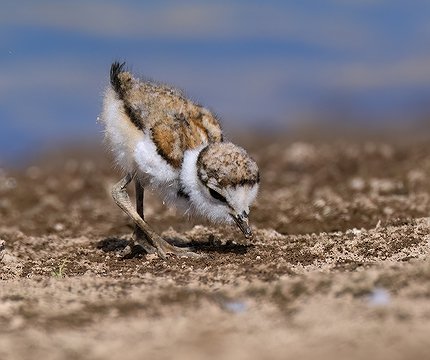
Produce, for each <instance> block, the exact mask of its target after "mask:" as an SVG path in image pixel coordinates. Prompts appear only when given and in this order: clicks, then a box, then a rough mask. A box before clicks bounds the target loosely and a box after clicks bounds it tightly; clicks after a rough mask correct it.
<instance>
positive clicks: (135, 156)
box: [101, 62, 259, 257]
mask: <svg viewBox="0 0 430 360" xmlns="http://www.w3.org/2000/svg"><path fill="white" fill-rule="evenodd" d="M101 120H102V123H103V124H104V126H105V136H106V140H107V142H108V143H109V145H110V147H111V149H112V152H113V155H114V158H115V160H116V163H117V164H118V166H119V167H120V168H121V169H122V170H123V171H124V174H125V176H124V177H123V178H122V179H121V180H120V181H119V182H118V183H117V184H116V185H114V187H113V189H112V196H113V198H114V200H115V202H116V203H117V204H118V206H119V207H120V208H121V209H122V210H123V211H124V212H125V213H126V214H127V215H128V216H129V217H130V218H131V219H132V220H133V221H134V223H135V232H134V240H135V242H136V243H138V244H140V245H141V246H142V247H143V248H144V249H145V251H147V252H148V253H158V255H159V256H161V257H165V256H166V254H169V253H170V254H175V255H178V256H190V255H193V254H194V253H192V252H190V251H189V249H184V248H178V247H175V246H173V245H172V244H170V243H168V242H167V241H165V240H164V239H163V238H162V237H161V236H159V235H158V234H157V233H155V232H154V230H152V229H151V227H150V226H149V225H148V223H147V222H146V221H145V219H144V211H143V208H144V207H143V195H144V188H147V187H149V188H152V189H153V190H154V191H156V192H157V193H159V194H160V196H161V198H162V200H163V201H164V202H166V203H168V204H170V205H175V206H176V207H177V208H179V209H182V210H183V211H184V213H185V214H189V215H197V216H201V217H203V218H206V219H208V220H210V221H211V222H212V223H215V224H234V223H235V224H236V225H237V226H238V227H239V228H240V230H241V231H242V232H243V234H244V235H245V237H246V238H250V237H251V236H252V232H251V228H250V225H249V221H248V216H249V210H250V205H251V204H252V202H253V201H254V200H255V198H256V196H257V192H258V184H259V172H258V167H257V164H256V163H255V161H254V160H252V159H251V157H250V156H249V155H248V154H247V152H246V151H245V150H244V149H242V148H241V147H239V146H236V145H234V144H232V143H230V142H226V141H224V140H223V135H222V131H221V127H220V124H219V122H218V120H217V119H216V117H215V116H214V114H212V113H211V112H210V111H209V110H207V109H206V108H204V107H202V106H201V105H198V104H196V103H194V102H192V101H191V100H189V99H187V98H186V97H185V96H184V94H183V93H182V92H181V91H179V90H177V89H175V88H172V87H169V86H166V85H161V84H158V83H155V82H150V81H143V80H140V79H138V78H135V77H134V76H133V75H132V74H131V73H130V72H129V71H127V70H126V69H125V67H124V63H122V64H119V63H118V62H115V63H113V64H112V67H111V70H110V86H109V87H108V89H107V90H106V93H105V95H104V101H103V111H102V115H101ZM132 180H134V183H135V189H136V208H134V207H133V205H132V203H131V201H130V198H129V196H128V194H127V192H126V187H127V185H128V184H129V183H130V182H131V181H132Z"/></svg>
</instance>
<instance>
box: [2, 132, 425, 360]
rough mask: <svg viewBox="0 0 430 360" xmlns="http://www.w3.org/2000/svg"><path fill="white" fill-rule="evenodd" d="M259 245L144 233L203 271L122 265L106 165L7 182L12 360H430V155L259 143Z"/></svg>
mask: <svg viewBox="0 0 430 360" xmlns="http://www.w3.org/2000/svg"><path fill="white" fill-rule="evenodd" d="M249 144H250V146H248V148H249V149H250V150H251V153H252V154H253V156H254V157H255V159H256V160H257V162H258V163H259V165H260V167H261V174H262V188H261V194H260V197H259V199H258V202H257V204H256V206H255V208H254V209H253V212H252V221H253V224H254V229H255V238H254V239H253V240H252V242H251V243H246V242H244V240H243V238H242V236H241V235H240V233H239V232H238V231H237V230H236V229H234V228H231V229H219V228H213V227H210V226H207V225H205V224H203V225H201V224H199V223H195V224H190V223H189V222H188V221H184V219H183V218H181V217H178V216H176V215H175V213H174V211H172V210H169V209H166V208H164V207H163V205H162V204H161V203H160V202H159V201H158V200H157V199H156V198H155V197H153V196H151V195H148V197H147V202H146V217H147V219H148V221H149V222H150V223H151V224H152V225H153V226H154V227H155V228H156V229H157V230H158V231H160V232H162V233H163V236H164V237H166V238H168V239H171V240H172V241H178V240H181V241H188V242H191V244H193V245H194V246H195V251H196V252H198V253H200V254H204V255H205V256H204V257H202V258H200V259H178V258H169V259H168V260H162V259H159V258H157V257H156V256H155V255H148V256H145V255H140V256H137V257H135V258H131V259H124V258H122V257H121V251H122V250H123V249H124V247H125V245H126V242H127V239H128V238H129V236H130V234H131V232H132V227H131V224H130V222H129V221H128V219H127V218H126V217H125V215H123V214H122V213H121V211H120V210H119V209H118V208H117V207H116V205H114V203H113V201H112V200H111V198H110V195H109V189H110V186H111V185H112V184H113V183H115V182H116V181H117V180H118V178H119V175H118V173H117V172H116V171H115V170H114V169H112V168H111V166H110V165H109V162H108V160H107V159H105V156H99V155H95V154H94V153H92V155H91V156H89V155H88V154H89V152H87V153H86V152H85V151H84V150H82V151H80V152H70V151H69V152H65V153H56V154H47V155H46V156H44V157H43V159H42V160H40V161H38V162H35V164H36V165H31V166H28V167H27V168H25V169H22V170H8V169H3V170H2V171H1V172H0V279H1V280H0V281H1V283H0V284H1V286H0V359H36V358H37V359H118V358H120V359H142V358H147V359H155V358H157V359H171V358H175V359H202V358H208V359H220V358H226V359H227V358H228V359H287V358H296V359H297V358H298V359H304V358H309V359H310V358H320V359H324V358H349V359H361V358H367V359H368V358H380V359H382V358H384V359H385V358H390V359H393V360H394V359H403V358H426V357H428V345H429V343H430V340H429V334H430V301H429V300H430V281H429V280H430V257H429V247H430V218H428V216H429V215H430V180H429V175H430V146H428V142H424V141H422V142H420V143H412V142H411V143H408V144H405V143H403V144H399V143H395V142H382V141H373V142H371V141H346V140H345V141H343V142H340V141H303V140H302V141H287V140H285V139H284V140H277V141H274V142H273V141H267V142H264V141H263V142H261V141H259V142H255V141H249Z"/></svg>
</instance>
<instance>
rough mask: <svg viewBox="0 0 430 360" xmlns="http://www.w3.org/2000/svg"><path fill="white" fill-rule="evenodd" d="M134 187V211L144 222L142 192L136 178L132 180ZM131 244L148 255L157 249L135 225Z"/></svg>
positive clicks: (141, 187)
mask: <svg viewBox="0 0 430 360" xmlns="http://www.w3.org/2000/svg"><path fill="white" fill-rule="evenodd" d="M134 186H135V190H136V211H137V214H138V215H139V216H140V217H141V218H142V220H145V217H144V213H143V201H144V190H143V186H142V184H141V183H140V181H139V179H138V178H136V177H135V178H134ZM133 243H134V244H133V245H135V244H136V243H137V244H138V245H140V246H142V247H143V249H144V250H145V251H146V252H147V253H148V254H153V253H156V252H157V249H156V248H155V247H154V246H152V245H151V242H150V241H149V240H148V238H147V236H146V235H145V232H144V231H143V230H142V229H141V228H140V227H139V225H137V224H135V225H134V234H133Z"/></svg>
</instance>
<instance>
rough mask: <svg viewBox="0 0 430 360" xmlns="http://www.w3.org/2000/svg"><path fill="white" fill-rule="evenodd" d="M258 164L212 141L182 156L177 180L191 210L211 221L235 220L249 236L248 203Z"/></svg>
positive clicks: (252, 196)
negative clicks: (179, 181)
mask: <svg viewBox="0 0 430 360" xmlns="http://www.w3.org/2000/svg"><path fill="white" fill-rule="evenodd" d="M259 180H260V179H259V172H258V166H257V164H256V163H255V161H254V160H253V159H251V157H250V156H249V155H248V154H247V152H246V151H245V150H244V149H242V148H240V147H238V146H236V145H234V144H232V143H228V142H220V143H213V144H210V145H207V146H206V147H203V148H201V149H196V150H195V151H193V152H191V153H190V154H188V156H185V158H184V163H183V171H182V173H181V182H182V184H183V186H184V190H185V192H186V193H187V194H188V195H189V198H190V202H191V205H192V207H193V209H194V211H195V212H196V213H197V214H199V215H201V216H204V217H206V218H207V219H209V220H210V221H212V222H214V223H231V224H232V223H235V224H236V225H237V226H238V227H239V228H240V230H241V231H242V232H243V234H244V235H245V237H246V238H250V237H251V236H252V231H251V227H250V225H249V211H250V206H251V204H252V203H253V201H254V200H255V198H256V196H257V192H258V186H259Z"/></svg>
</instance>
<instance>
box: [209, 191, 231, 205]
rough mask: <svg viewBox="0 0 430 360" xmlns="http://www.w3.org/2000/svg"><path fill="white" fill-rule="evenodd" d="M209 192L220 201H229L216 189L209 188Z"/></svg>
mask: <svg viewBox="0 0 430 360" xmlns="http://www.w3.org/2000/svg"><path fill="white" fill-rule="evenodd" d="M209 194H211V196H212V197H213V198H214V199H217V200H219V201H221V202H223V203H226V202H227V200H226V198H225V197H224V196H222V195H221V194H220V193H219V192H217V191H215V190H212V189H209Z"/></svg>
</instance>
